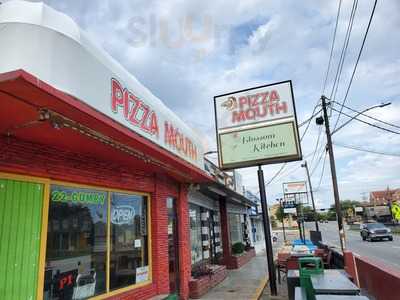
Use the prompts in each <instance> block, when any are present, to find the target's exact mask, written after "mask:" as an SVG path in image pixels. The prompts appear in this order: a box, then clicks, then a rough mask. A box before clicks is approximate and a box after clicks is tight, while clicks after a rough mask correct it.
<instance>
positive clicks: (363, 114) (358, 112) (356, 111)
mask: <svg viewBox="0 0 400 300" xmlns="http://www.w3.org/2000/svg"><path fill="white" fill-rule="evenodd" d="M335 103H336V104H339V105H341V106H343V107H344V108H347V109H348V110H351V111H352V112H355V113H357V114H360V115H362V116H364V117H367V118H370V119H371V120H374V121H377V122H381V123H383V124H385V125H388V126H393V127H396V128H400V126H399V125H396V124H393V123H389V122H386V121H383V120H381V119H378V118H374V117H372V116H370V115H367V114H366V113H364V112H360V111H358V110H356V109H354V108H351V107H348V106H346V105H344V104H341V103H339V102H336V101H335Z"/></svg>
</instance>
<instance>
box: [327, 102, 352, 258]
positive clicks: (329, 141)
mask: <svg viewBox="0 0 400 300" xmlns="http://www.w3.org/2000/svg"><path fill="white" fill-rule="evenodd" d="M326 100H327V98H326V97H325V96H324V95H322V96H321V101H322V110H323V112H324V123H325V131H326V140H327V148H328V153H329V162H330V166H331V175H332V184H333V195H334V198H335V209H336V215H337V222H338V227H339V238H340V247H341V249H342V251H343V250H344V249H345V248H346V240H345V235H344V228H343V219H342V209H341V206H340V198H339V189H338V184H337V177H336V166H335V157H334V155H333V148H332V136H331V131H330V128H329V118H328V112H327V109H326Z"/></svg>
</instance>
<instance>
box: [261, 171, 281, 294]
mask: <svg viewBox="0 0 400 300" xmlns="http://www.w3.org/2000/svg"><path fill="white" fill-rule="evenodd" d="M257 175H258V186H259V189H260V199H261V207H262V210H263V211H262V216H263V225H264V236H265V249H266V252H267V261H268V275H269V287H270V289H271V295H272V296H276V295H277V293H278V292H277V288H276V272H275V265H274V253H273V251H272V240H271V229H270V226H269V224H270V223H269V216H268V205H267V195H266V193H265V181H264V172H263V169H262V167H261V165H260V166H258V171H257Z"/></svg>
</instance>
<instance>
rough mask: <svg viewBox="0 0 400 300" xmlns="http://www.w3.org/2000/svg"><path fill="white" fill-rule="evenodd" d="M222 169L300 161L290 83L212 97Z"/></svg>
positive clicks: (285, 82)
mask: <svg viewBox="0 0 400 300" xmlns="http://www.w3.org/2000/svg"><path fill="white" fill-rule="evenodd" d="M214 106H215V117H216V129H217V143H218V153H219V165H220V167H221V168H222V169H233V168H243V167H250V166H254V165H261V164H272V163H279V162H287V161H295V160H300V159H301V148H300V140H299V134H298V128H297V119H296V109H295V104H294V98H293V89H292V82H291V81H290V80H289V81H284V82H279V83H275V84H270V85H264V86H261V87H256V88H251V89H247V90H242V91H237V92H233V93H229V94H224V95H219V96H215V97H214Z"/></svg>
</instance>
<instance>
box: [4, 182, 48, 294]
mask: <svg viewBox="0 0 400 300" xmlns="http://www.w3.org/2000/svg"><path fill="white" fill-rule="evenodd" d="M43 189H44V186H43V184H38V183H32V182H22V181H15V180H9V179H1V178H0V299H7V300H33V299H36V290H37V284H38V282H37V281H38V264H39V250H40V229H41V224H42V205H43Z"/></svg>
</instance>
